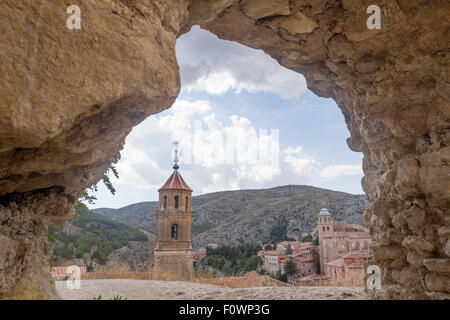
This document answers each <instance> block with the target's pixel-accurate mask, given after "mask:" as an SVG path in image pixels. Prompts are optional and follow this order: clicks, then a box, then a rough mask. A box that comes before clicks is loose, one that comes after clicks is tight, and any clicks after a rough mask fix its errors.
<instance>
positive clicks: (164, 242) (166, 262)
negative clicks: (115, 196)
mask: <svg viewBox="0 0 450 320" xmlns="http://www.w3.org/2000/svg"><path fill="white" fill-rule="evenodd" d="M174 144H175V158H174V165H173V169H174V170H173V172H172V174H171V175H170V177H169V179H167V181H166V183H164V185H163V186H162V187H161V188H159V189H158V192H159V204H158V210H157V212H156V214H157V224H156V229H157V230H156V246H155V251H154V268H155V271H156V272H157V273H158V276H159V278H164V276H165V275H167V276H168V277H170V278H172V279H173V278H176V279H179V280H189V279H190V278H192V276H193V258H192V240H191V226H192V211H191V195H192V189H191V188H189V186H188V185H187V183H186V182H185V181H184V179H183V177H182V176H181V174H180V173H179V172H178V169H179V165H178V150H177V145H178V142H175V143H174Z"/></svg>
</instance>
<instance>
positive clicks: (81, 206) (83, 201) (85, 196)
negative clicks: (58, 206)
mask: <svg viewBox="0 0 450 320" xmlns="http://www.w3.org/2000/svg"><path fill="white" fill-rule="evenodd" d="M110 172H112V173H113V174H114V176H115V177H116V178H119V173H118V172H117V169H116V168H115V167H114V166H113V165H111V167H109V168H108V169H106V171H105V174H104V175H103V178H102V181H103V183H104V184H105V186H106V187H107V188H108V190H109V191H110V192H111V193H112V194H115V193H116V189H115V188H114V186H113V185H112V183H111V180H110V179H109V173H110ZM97 189H98V187H97V184H94V185H92V186H90V187H89V188H87V189H86V190H84V191H83V192H82V193H81V195H80V197H79V198H78V200H77V203H76V204H75V209H76V212H77V211H78V210H81V211H83V212H84V213H86V214H89V213H90V211H89V208H88V207H87V205H89V204H94V203H95V201H96V200H97V197H96V196H95V195H93V194H91V193H92V192H97Z"/></svg>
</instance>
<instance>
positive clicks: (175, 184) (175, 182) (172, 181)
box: [158, 170, 192, 192]
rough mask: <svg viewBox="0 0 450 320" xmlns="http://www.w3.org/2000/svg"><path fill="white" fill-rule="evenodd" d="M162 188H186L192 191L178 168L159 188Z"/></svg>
mask: <svg viewBox="0 0 450 320" xmlns="http://www.w3.org/2000/svg"><path fill="white" fill-rule="evenodd" d="M161 190H185V191H190V192H192V189H191V188H189V186H188V185H187V184H186V182H184V180H183V177H182V176H181V174H180V173H179V172H178V170H173V173H172V174H171V175H170V177H169V179H167V181H166V183H164V185H163V186H162V187H161V188H159V189H158V191H161Z"/></svg>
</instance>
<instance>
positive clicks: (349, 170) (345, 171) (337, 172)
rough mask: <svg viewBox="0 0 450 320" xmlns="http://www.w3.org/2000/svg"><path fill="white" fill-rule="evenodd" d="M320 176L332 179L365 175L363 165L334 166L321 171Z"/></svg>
mask: <svg viewBox="0 0 450 320" xmlns="http://www.w3.org/2000/svg"><path fill="white" fill-rule="evenodd" d="M319 174H320V176H321V177H322V178H326V179H332V178H336V177H340V176H352V175H363V171H362V168H361V165H360V164H358V165H332V166H327V167H325V168H323V169H322V170H320V173H319Z"/></svg>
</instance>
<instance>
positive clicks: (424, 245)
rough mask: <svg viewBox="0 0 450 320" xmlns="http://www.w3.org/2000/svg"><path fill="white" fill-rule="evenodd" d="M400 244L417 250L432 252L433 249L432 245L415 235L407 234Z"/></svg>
mask: <svg viewBox="0 0 450 320" xmlns="http://www.w3.org/2000/svg"><path fill="white" fill-rule="evenodd" d="M402 245H404V246H406V247H408V248H411V249H415V250H417V251H418V252H432V251H433V250H434V245H433V244H432V243H430V242H428V241H426V240H425V239H422V238H420V237H417V236H408V237H406V238H405V239H404V240H403V243H402Z"/></svg>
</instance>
